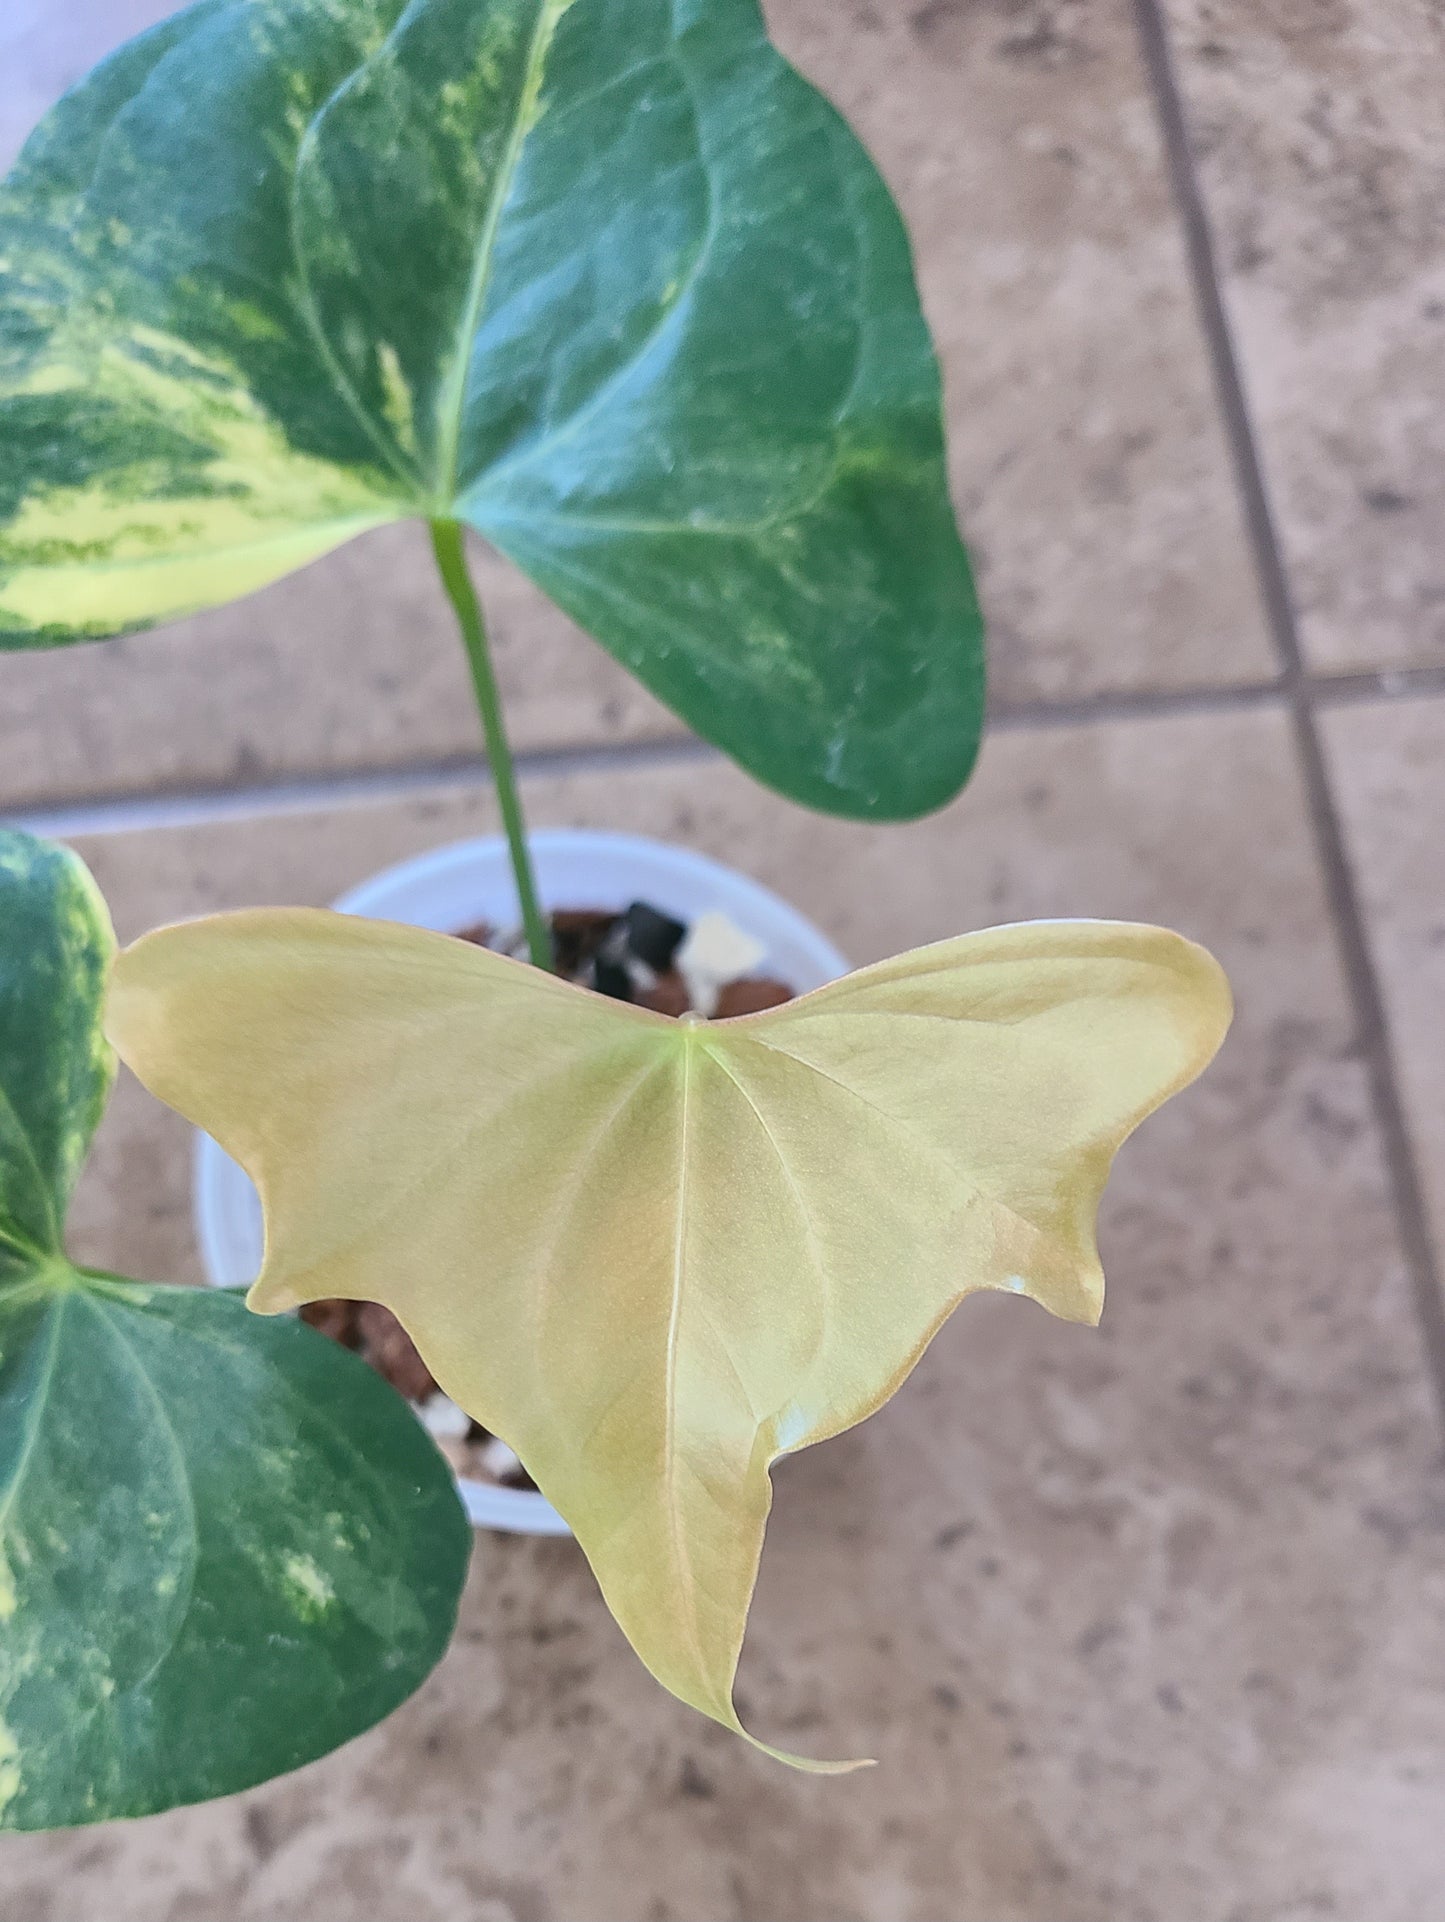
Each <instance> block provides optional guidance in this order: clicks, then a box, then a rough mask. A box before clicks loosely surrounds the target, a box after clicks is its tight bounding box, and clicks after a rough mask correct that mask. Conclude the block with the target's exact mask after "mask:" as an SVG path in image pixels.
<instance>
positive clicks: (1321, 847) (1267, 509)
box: [1135, 0, 1445, 1416]
mask: <svg viewBox="0 0 1445 1922" xmlns="http://www.w3.org/2000/svg"><path fill="white" fill-rule="evenodd" d="M1135 16H1136V20H1137V24H1138V30H1139V35H1140V39H1141V41H1142V43H1143V50H1144V59H1145V64H1146V66H1147V68H1148V73H1149V79H1150V82H1151V84H1152V87H1153V90H1154V97H1155V105H1156V108H1157V110H1158V114H1159V119H1160V123H1161V126H1162V130H1163V134H1164V142H1165V149H1166V153H1167V157H1168V164H1169V170H1170V174H1171V177H1172V182H1173V188H1174V194H1175V198H1176V201H1177V204H1178V208H1179V213H1180V217H1181V220H1182V223H1183V227H1184V235H1185V243H1186V247H1187V251H1188V256H1189V266H1190V270H1191V275H1192V279H1193V282H1194V294H1195V299H1196V301H1197V302H1198V306H1199V313H1200V318H1201V321H1202V323H1203V328H1204V334H1205V338H1206V342H1207V345H1208V349H1209V355H1210V360H1211V362H1212V366H1213V372H1214V379H1215V385H1216V389H1217V393H1218V398H1219V403H1220V411H1221V413H1222V415H1223V418H1224V428H1225V433H1226V436H1227V439H1228V442H1229V449H1230V454H1231V457H1232V459H1233V462H1234V468H1235V478H1236V481H1237V483H1238V486H1239V489H1240V493H1241V496H1242V498H1243V504H1244V510H1245V519H1246V523H1247V528H1248V534H1249V539H1250V544H1251V547H1252V549H1253V552H1254V561H1255V567H1256V570H1257V572H1258V575H1259V580H1260V586H1261V590H1262V592H1263V595H1264V601H1265V608H1266V611H1267V613H1268V616H1269V623H1270V628H1271V632H1272V634H1273V637H1274V644H1275V648H1276V651H1277V653H1278V655H1279V660H1280V681H1279V688H1280V693H1281V695H1282V697H1283V699H1284V701H1285V702H1286V704H1287V706H1288V709H1289V712H1290V716H1291V719H1292V721H1293V723H1294V736H1295V746H1296V750H1297V753H1298V758H1299V765H1300V770H1301V773H1302V776H1303V779H1304V785H1305V792H1306V796H1307V798H1308V801H1309V806H1310V813H1311V816H1312V818H1313V822H1314V828H1315V839H1316V846H1317V849H1318V853H1319V858H1320V863H1321V866H1322V868H1323V871H1324V881H1325V888H1326V892H1327V896H1328V900H1329V905H1330V911H1331V915H1332V917H1333V920H1334V926H1335V935H1336V939H1337V941H1338V943H1339V950H1340V958H1341V961H1342V963H1343V966H1344V971H1345V977H1346V981H1347V984H1348V987H1349V991H1350V997H1351V1000H1352V1002H1353V1004H1354V1016H1355V1024H1356V1028H1357V1031H1358V1044H1359V1049H1360V1052H1361V1055H1362V1056H1363V1058H1364V1061H1365V1065H1366V1068H1367V1070H1368V1073H1369V1080H1370V1089H1371V1094H1372V1097H1373V1101H1374V1108H1375V1116H1376V1120H1377V1122H1378V1124H1379V1128H1380V1135H1381V1141H1382V1146H1383V1149H1384V1154H1385V1162H1386V1168H1387V1172H1388V1175H1389V1179H1390V1185H1391V1188H1392V1189H1393V1199H1394V1204H1395V1216H1396V1223H1397V1226H1398V1229H1399V1234H1400V1240H1401V1244H1402V1248H1403V1251H1404V1255H1405V1260H1406V1263H1407V1265H1408V1267H1409V1271H1410V1279H1411V1282H1412V1284H1413V1288H1414V1294H1415V1306H1416V1309H1417V1311H1418V1314H1419V1320H1420V1328H1421V1334H1422V1337H1423V1340H1424V1344H1425V1354H1426V1361H1427V1364H1428V1366H1429V1369H1430V1372H1431V1375H1432V1377H1433V1382H1434V1387H1435V1392H1436V1397H1437V1401H1438V1403H1439V1407H1440V1412H1441V1414H1442V1416H1445V1293H1442V1290H1441V1283H1440V1274H1439V1270H1438V1267H1437V1263H1436V1256H1435V1248H1434V1243H1433V1240H1432V1238H1431V1234H1430V1228H1429V1216H1428V1214H1427V1211H1426V1207H1425V1200H1424V1194H1423V1191H1422V1189H1421V1185H1420V1175H1419V1169H1418V1166H1417V1163H1416V1160H1415V1151H1414V1144H1413V1142H1412V1140H1411V1137H1410V1128H1409V1124H1408V1122H1407V1120H1406V1117H1405V1107H1404V1103H1403V1101H1402V1100H1401V1098H1400V1091H1399V1086H1398V1083H1397V1080H1396V1077H1395V1066H1394V1060H1393V1056H1392V1053H1391V1047H1390V1034H1389V1025H1388V1020H1387V1017H1386V1013H1385V1002H1384V996H1383V994H1382V992H1381V989H1380V981H1379V976H1378V974H1377V972H1376V969H1375V963H1374V957H1373V955H1372V954H1371V952H1370V943H1369V937H1368V935H1367V933H1366V930H1365V921H1364V916H1363V913H1362V911H1361V907H1360V900H1359V895H1358V892H1357V890H1356V887H1355V878H1354V871H1353V869H1352V867H1351V864H1350V857H1349V851H1348V845H1347V842H1346V839H1345V832H1344V826H1343V823H1342V821H1341V817H1340V812H1339V808H1338V806H1337V804H1336V802H1335V797H1334V791H1333V789H1332V787H1331V784H1330V776H1329V766H1328V762H1327V760H1326V756H1325V749H1324V744H1323V741H1322V739H1321V734H1320V726H1319V717H1318V713H1317V709H1318V708H1320V707H1325V708H1328V707H1329V706H1331V705H1335V704H1336V700H1335V699H1334V698H1333V696H1335V695H1337V696H1341V697H1342V698H1343V700H1344V701H1348V700H1350V699H1351V698H1355V699H1359V698H1369V694H1370V692H1371V691H1374V692H1378V693H1382V694H1384V695H1386V696H1387V697H1389V696H1393V695H1394V694H1395V693H1396V692H1397V690H1398V689H1399V688H1400V686H1401V684H1402V683H1404V682H1406V681H1408V683H1409V686H1410V688H1411V689H1415V690H1418V691H1420V692H1428V693H1434V692H1437V691H1440V690H1441V689H1442V688H1445V676H1441V675H1439V674H1438V673H1437V672H1436V671H1434V670H1429V669H1426V670H1421V671H1420V673H1418V674H1403V673H1402V674H1388V673H1387V674H1383V675H1365V676H1348V677H1341V679H1340V680H1339V681H1338V682H1333V683H1332V682H1331V681H1328V680H1319V681H1317V680H1314V679H1312V677H1311V675H1310V673H1309V671H1308V669H1307V667H1306V664H1305V658H1304V652H1303V649H1302V647H1301V645H1300V637H1299V628H1298V624H1297V622H1296V618H1295V609H1294V602H1293V597H1292V595H1291V592H1290V583H1289V574H1288V570H1287V568H1286V565H1285V560H1284V555H1283V550H1282V548H1281V546H1280V540H1279V534H1278V530H1277V527H1276V524H1275V518H1274V512H1273V509H1272V507H1271V504H1270V498H1269V489H1268V485H1267V483H1266V481H1265V477H1264V469H1263V465H1262V463H1261V459H1260V454H1259V449H1258V446H1257V443H1256V441H1255V436H1254V428H1253V423H1252V420H1251V417H1250V411H1249V404H1248V401H1247V399H1246V396H1245V389H1244V381H1243V377H1242V375H1241V372H1240V364H1239V357H1238V354H1237V352H1236V349H1235V345H1234V337H1233V332H1232V329H1231V327H1230V323H1229V315H1228V311H1227V309H1226V307H1225V303H1224V296H1223V292H1222V290H1221V287H1220V282H1219V275H1218V263H1217V258H1216V254H1215V246H1214V238H1213V233H1212V231H1211V227H1210V222H1209V214H1208V210H1207V208H1206V205H1205V202H1204V196H1203V192H1202V190H1201V188H1200V184H1199V180H1198V176H1197V174H1196V171H1195V165H1194V155H1193V150H1192V147H1191V144H1190V138H1189V127H1188V121H1187V119H1186V116H1185V112H1184V104H1183V99H1182V96H1181V94H1180V91H1179V84H1178V80H1177V78H1176V75H1175V69H1174V59H1173V54H1172V51H1171V48H1170V39H1169V28H1168V25H1167V24H1166V21H1165V17H1164V14H1163V13H1162V11H1161V0H1135Z"/></svg>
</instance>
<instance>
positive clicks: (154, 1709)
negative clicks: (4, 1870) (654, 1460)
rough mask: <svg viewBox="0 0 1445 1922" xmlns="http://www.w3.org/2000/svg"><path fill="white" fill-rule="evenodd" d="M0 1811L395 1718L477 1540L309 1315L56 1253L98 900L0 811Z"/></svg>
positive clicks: (88, 1100)
mask: <svg viewBox="0 0 1445 1922" xmlns="http://www.w3.org/2000/svg"><path fill="white" fill-rule="evenodd" d="M0 936H3V939H0V1825H3V1826H4V1827H7V1828H22V1829H31V1828H51V1827H56V1826H60V1825H65V1824H70V1823H78V1822H95V1821H100V1820H103V1819H104V1818H106V1817H109V1816H116V1815H145V1814H148V1813H150V1812H151V1811H152V1810H155V1809H164V1808H170V1807H172V1806H173V1805H174V1804H176V1803H177V1802H194V1801H198V1800H200V1799H202V1798H203V1797H205V1796H211V1795H223V1794H226V1793H228V1792H229V1791H231V1790H233V1789H240V1788H246V1787H248V1786H249V1785H250V1784H251V1783H253V1782H258V1781H264V1780H265V1779H266V1778H267V1777H268V1776H271V1775H276V1774H279V1773H280V1772H281V1771H282V1770H284V1769H290V1768H295V1767H296V1765H297V1764H298V1763H301V1762H306V1761H310V1760H311V1758H312V1757H313V1756H316V1755H324V1754H325V1753H326V1751H327V1750H328V1749H331V1748H335V1747H336V1745H337V1744H338V1743H339V1742H344V1741H346V1740H347V1739H348V1738H349V1737H350V1736H352V1735H356V1734H359V1733H360V1731H361V1730H362V1729H364V1728H368V1727H370V1725H371V1724H372V1723H373V1722H375V1721H377V1720H379V1719H380V1717H382V1716H383V1715H386V1714H388V1713H389V1712H390V1711H391V1710H392V1709H393V1708H394V1707H395V1706H396V1705H397V1703H398V1702H400V1701H401V1700H403V1698H404V1697H405V1696H407V1695H409V1694H410V1693H411V1691H412V1690H413V1689H414V1688H415V1687H416V1685H417V1683H418V1682H420V1681H421V1679H422V1677H423V1676H424V1675H425V1674H426V1673H427V1672H428V1670H429V1669H430V1668H431V1667H432V1665H433V1664H434V1663H435V1662H436V1660H437V1658H438V1657H439V1656H440V1655H441V1653H442V1651H443V1649H444V1648H445V1647H446V1645H447V1642H448V1640H449V1638H450V1636H451V1631H452V1626H453V1623H454V1621H455V1618H456V1608H457V1598H458V1595H459V1594H460V1591H461V1584H462V1580H463V1578H464V1576H465V1573H466V1567H467V1559H468V1544H469V1531H468V1529H467V1525H466V1518H465V1516H464V1514H463V1513H462V1509H461V1505H460V1503H459V1502H458V1500H457V1497H456V1493H455V1490H454V1488H453V1486H452V1482H451V1478H450V1476H449V1475H448V1473H447V1471H446V1467H445V1464H444V1463H443V1462H442V1460H441V1457H440V1456H439V1455H438V1454H437V1452H436V1449H435V1448H434V1447H433V1446H432V1443H431V1441H430V1439H429V1438H428V1436H427V1435H426V1433H425V1431H424V1430H423V1429H422V1428H421V1426H420V1424H419V1423H418V1422H417V1421H415V1420H414V1418H413V1417H412V1415H411V1413H410V1411H409V1410H408V1408H407V1406H406V1404H405V1402H403V1401H402V1400H401V1398H400V1397H399V1396H398V1395H396V1394H394V1393H393V1392H392V1390H391V1389H390V1388H388V1387H387V1386H386V1384H385V1383H384V1382H383V1381H381V1379H380V1378H379V1377H378V1376H376V1375H374V1374H373V1373H372V1371H371V1370H370V1369H369V1368H368V1367H367V1366H366V1364H365V1363H364V1362H363V1361H361V1360H359V1359H358V1357H356V1356H355V1355H352V1354H349V1353H347V1351H346V1350H345V1349H343V1348H339V1347H337V1346H336V1345H335V1343H333V1342H329V1341H327V1340H325V1339H324V1338H323V1337H322V1336H320V1335H318V1334H316V1333H314V1332H313V1330H311V1329H310V1328H308V1327H306V1326H305V1324H304V1323H302V1322H300V1321H298V1320H295V1319H293V1318H289V1317H285V1318H280V1319H276V1320H271V1321H264V1322H263V1321H259V1320H258V1319H257V1318H256V1317H255V1316H253V1315H250V1314H248V1312H247V1310H246V1308H245V1305H244V1303H243V1302H242V1301H241V1300H240V1299H239V1297H237V1296H236V1295H235V1294H232V1293H230V1292H229V1291H222V1290H219V1289H200V1288H174V1287H162V1286H157V1285H156V1284H154V1283H153V1282H151V1281H132V1280H128V1279H125V1278H123V1277H122V1276H120V1275H113V1274H108V1273H105V1272H102V1271H101V1270H98V1269H95V1268H88V1267H82V1266H78V1265H77V1264H76V1263H75V1262H73V1261H71V1260H70V1259H69V1257H68V1256H67V1254H66V1250H65V1240H64V1230H65V1217H66V1210H67V1205H68V1203H69V1201H70V1195H71V1190H72V1188H73V1186H74V1184H75V1180H76V1177H77V1176H78V1174H79V1173H80V1170H81V1166H82V1164H83V1162H84V1160H85V1156H86V1150H87V1148H88V1146H89V1143H90V1137H91V1134H92V1132H93V1130H94V1128H95V1126H96V1123H97V1122H98V1121H99V1119H100V1117H101V1113H102V1111H103V1110H104V1108H105V1104H106V1099H107V1096H108V1095H109V1092H110V1085H111V1081H112V1078H113V1076H114V1073H115V1060H114V1056H113V1055H112V1053H111V1050H110V1048H109V1047H108V1046H107V1044H106V1041H105V1038H104V1035H103V1034H102V1032H101V1005H102V1000H103V997H104V993H105V986H106V976H107V972H108V969H109V967H110V962H111V957H112V955H113V952H114V948H115V941H114V937H113V935H112V934H111V929H110V918H109V916H108V915H107V913H106V909H105V903H104V902H103V901H102V900H101V898H100V895H99V894H98V893H97V891H96V888H95V886H94V883H93V882H92V881H91V879H90V876H89V875H88V874H87V873H86V871H85V869H84V868H83V867H82V866H81V864H80V862H79V861H78V860H76V858H75V857H74V855H72V854H69V853H67V852H66V851H65V850H64V849H61V848H56V847H51V846H48V845H46V844H45V843H43V842H39V841H34V840H31V839H30V838H29V837H28V836H25V835H22V834H14V833H10V832H6V831H3V830H0Z"/></svg>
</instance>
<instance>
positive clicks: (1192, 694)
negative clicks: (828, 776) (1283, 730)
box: [0, 667, 1445, 841]
mask: <svg viewBox="0 0 1445 1922" xmlns="http://www.w3.org/2000/svg"><path fill="white" fill-rule="evenodd" d="M1312 689H1313V698H1314V700H1315V702H1316V704H1317V705H1322V706H1327V707H1346V706H1360V705H1364V704H1367V703H1370V702H1376V701H1397V700H1405V699H1409V698H1412V697H1413V698H1422V697H1426V698H1428V697H1429V696H1431V695H1442V694H1445V668H1433V667H1422V668H1385V669H1381V670H1380V671H1379V672H1376V673H1365V674H1339V675H1333V676H1331V677H1330V678H1328V679H1321V680H1316V681H1314V682H1313V683H1312ZM1288 698H1289V697H1288V690H1287V688H1286V684H1285V681H1284V680H1283V679H1280V680H1276V681H1245V682H1237V683H1231V684H1226V685H1225V686H1222V687H1185V688H1153V689H1149V688H1141V689H1122V690H1119V691H1117V692H1113V693H1103V694H1081V695H1078V696H1076V697H1075V698H1073V699H1068V700H1048V699H1041V700H1022V701H999V702H995V703H992V704H990V707H989V711H988V731H989V733H1009V732H1012V731H1015V730H1017V731H1019V732H1026V731H1028V730H1030V729H1038V730H1043V729H1046V728H1069V727H1092V726H1098V725H1104V724H1107V723H1111V722H1127V721H1148V720H1157V719H1167V718H1169V717H1171V716H1177V715H1190V714H1238V713H1247V712H1249V711H1250V710H1251V709H1255V708H1267V707H1276V706H1283V705H1285V703H1286V702H1287V700H1288ZM725 758H726V757H725V756H724V755H723V754H722V751H721V750H720V749H718V748H714V747H711V746H709V744H708V743H707V742H705V741H699V740H696V739H694V738H692V737H690V736H688V735H683V734H679V735H673V736H664V737H662V738H661V739H657V740H651V741H627V742H617V743H612V744H599V745H596V746H593V747H566V748H535V749H533V750H532V751H531V752H529V753H523V754H518V755H517V756H516V763H517V772H518V774H519V775H520V776H521V777H522V778H523V779H534V780H536V779H543V778H545V777H547V776H551V777H552V778H553V779H559V778H562V777H565V776H566V775H569V774H601V773H626V772H629V771H630V770H633V769H638V768H649V767H680V766H687V765H690V764H694V763H699V762H702V763H705V762H708V761H717V760H722V759H725ZM489 779H490V775H489V772H488V768H487V763H486V760H485V758H484V757H483V756H481V755H476V754H466V755H453V756H449V757H446V758H443V759H440V760H435V761H413V762H402V763H399V764H397V765H395V766H392V767H374V768H341V769H337V770H334V771H331V772H327V773H321V774H313V775H306V776H302V777H298V778H295V779H292V780H278V781H251V782H247V783H245V784H244V785H241V786H237V785H236V784H234V783H226V784H221V783H214V784H211V785H206V786H199V787H183V786H182V787H174V788H159V789H157V788H148V789H145V790H143V791H141V792H138V793H134V794H126V793H119V794H116V793H111V794H79V795H71V796H62V797H60V798H59V799H56V800H47V801H39V802H35V803H32V804H29V805H26V806H21V807H3V806H0V825H3V826H6V827H14V828H20V829H22V830H24V831H25V832H26V833H28V834H40V835H47V836H49V837H51V838H52V839H55V840H62V841H63V840H66V839H70V838H72V837H74V836H76V835H82V834H134V833H138V832H141V831H143V830H145V829H147V828H182V827H201V826H205V825H206V824H208V823H211V822H221V821H245V820H250V819H253V818H254V817H255V816H257V815H263V814H306V813H310V812H313V811H319V810H321V809H323V808H334V807H347V806H359V805H364V804H365V803H367V802H379V803H385V802H387V801H405V800H411V799H415V798H416V797H418V796H425V795H428V794H442V793H450V792H455V791H456V790H457V789H458V788H463V789H464V788H468V787H476V788H481V787H485V786H486V785H488V782H489Z"/></svg>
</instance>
